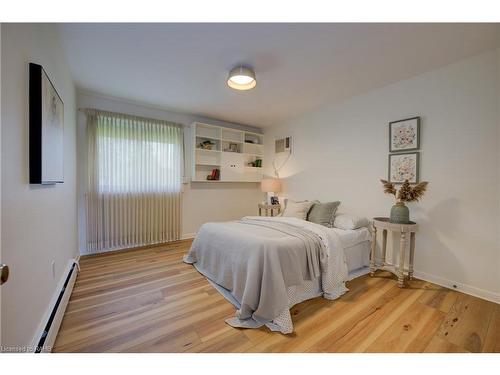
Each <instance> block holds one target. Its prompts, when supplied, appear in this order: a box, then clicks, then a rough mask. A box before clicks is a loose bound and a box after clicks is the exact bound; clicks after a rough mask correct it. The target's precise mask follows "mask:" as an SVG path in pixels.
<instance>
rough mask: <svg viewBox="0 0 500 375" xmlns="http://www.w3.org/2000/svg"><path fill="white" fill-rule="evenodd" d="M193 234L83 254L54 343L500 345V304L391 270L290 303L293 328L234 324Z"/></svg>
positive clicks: (163, 348)
mask: <svg viewBox="0 0 500 375" xmlns="http://www.w3.org/2000/svg"><path fill="white" fill-rule="evenodd" d="M190 244H191V242H190V241H179V242H176V243H172V244H168V245H161V246H155V247H149V248H142V249H136V250H129V251H122V252H116V253H108V254H104V255H98V256H91V257H83V258H82V259H81V272H80V274H79V276H78V279H77V281H76V285H75V288H74V290H73V294H72V296H71V299H70V302H69V305H68V308H67V311H66V314H65V316H64V319H63V322H62V325H61V329H60V331H59V335H58V337H57V340H56V343H55V347H54V350H53V351H54V352H500V305H497V304H494V303H491V302H488V301H485V300H481V299H479V298H475V297H471V296H468V295H465V294H462V293H458V292H456V291H452V290H449V289H445V288H441V287H439V286H436V285H434V284H431V283H428V282H424V281H420V280H414V281H412V282H410V285H409V287H408V288H406V289H400V288H398V287H397V281H396V280H395V279H394V278H393V277H392V275H390V274H388V273H383V272H380V273H377V275H376V276H375V277H373V278H371V277H369V276H363V277H360V278H358V279H356V280H353V281H351V282H349V283H348V287H349V289H350V292H348V293H347V294H345V295H344V296H342V297H341V298H340V299H338V300H336V301H329V300H325V299H322V298H316V299H313V300H309V301H305V302H303V303H301V304H299V305H296V306H295V307H293V309H292V317H293V322H294V326H295V332H294V333H293V334H291V335H282V334H280V333H274V332H270V331H269V330H268V329H267V328H261V329H258V330H244V329H236V328H232V327H230V326H228V325H227V324H225V323H224V320H225V319H226V318H228V317H231V316H233V314H234V311H235V309H234V307H233V306H232V305H231V304H230V303H229V302H227V301H226V300H225V299H224V298H223V297H222V296H221V295H220V294H219V293H218V292H216V291H215V290H214V289H213V288H212V287H211V286H210V285H209V284H208V282H207V281H206V279H205V278H204V277H203V276H201V275H200V274H199V273H198V272H197V271H196V270H195V269H194V267H193V266H190V265H187V264H184V263H182V255H183V254H185V253H186V252H187V250H188V249H189V246H190Z"/></svg>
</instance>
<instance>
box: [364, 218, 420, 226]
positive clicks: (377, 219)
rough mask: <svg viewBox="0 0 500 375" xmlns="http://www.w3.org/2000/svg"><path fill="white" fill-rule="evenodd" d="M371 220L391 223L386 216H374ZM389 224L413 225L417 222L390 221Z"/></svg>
mask: <svg viewBox="0 0 500 375" xmlns="http://www.w3.org/2000/svg"><path fill="white" fill-rule="evenodd" d="M373 221H382V222H384V223H391V220H390V219H389V218H388V217H374V218H373ZM391 224H403V225H413V224H417V223H415V222H414V221H409V222H407V223H391Z"/></svg>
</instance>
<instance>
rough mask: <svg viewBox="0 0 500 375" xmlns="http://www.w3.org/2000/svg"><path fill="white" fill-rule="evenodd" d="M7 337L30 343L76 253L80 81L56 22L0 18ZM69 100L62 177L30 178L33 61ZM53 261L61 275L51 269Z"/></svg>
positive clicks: (4, 329)
mask: <svg viewBox="0 0 500 375" xmlns="http://www.w3.org/2000/svg"><path fill="white" fill-rule="evenodd" d="M1 37H2V64H1V69H2V94H1V100H2V109H3V111H2V114H1V116H2V136H1V139H2V149H1V151H2V234H1V240H2V249H3V251H2V261H3V262H4V263H7V264H8V265H9V266H10V268H11V278H10V280H9V282H8V283H6V284H5V285H3V286H2V321H1V325H2V344H3V345H9V346H11V345H29V344H31V341H32V339H33V337H34V336H35V332H36V331H37V328H38V326H39V324H40V322H41V320H42V318H43V316H44V314H45V313H46V310H47V308H48V307H49V303H50V300H51V298H52V296H53V294H54V292H55V289H56V285H57V283H58V282H59V280H60V278H61V277H62V273H63V271H64V269H65V267H66V266H67V264H68V261H69V260H70V259H71V258H74V257H75V256H76V255H77V220H76V219H77V214H76V160H75V157H76V133H75V130H76V110H75V103H76V100H75V97H76V94H75V88H74V86H73V82H72V79H71V75H70V72H69V68H68V66H67V64H66V57H65V54H64V53H63V51H62V49H61V48H60V44H59V36H58V34H57V31H56V29H55V27H54V26H52V25H43V24H29V25H19V24H2V34H1ZM29 62H35V63H38V64H41V65H42V66H43V67H44V69H45V70H46V71H47V74H48V75H49V77H50V78H51V80H52V82H53V84H54V86H55V87H56V89H57V90H58V92H59V94H60V95H61V97H62V98H63V101H64V184H59V185H49V186H35V185H29V183H28V181H29V180H28V154H29V153H28V63H29ZM52 261H55V277H54V276H53V275H52V266H51V263H52Z"/></svg>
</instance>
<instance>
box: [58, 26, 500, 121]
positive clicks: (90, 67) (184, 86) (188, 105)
mask: <svg viewBox="0 0 500 375" xmlns="http://www.w3.org/2000/svg"><path fill="white" fill-rule="evenodd" d="M59 27H60V31H61V38H62V43H63V45H64V48H65V49H66V52H67V54H68V59H69V64H70V67H71V71H72V74H73V77H74V79H75V82H76V85H77V87H78V88H79V89H81V90H85V91H91V92H96V93H100V94H104V95H109V96H113V97H116V98H123V99H127V100H132V101H137V102H140V103H148V104H149V105H152V106H158V107H162V108H165V109H169V110H174V111H177V112H185V113H191V114H196V115H203V116H207V117H212V118H216V119H220V120H225V121H230V122H236V123H241V124H246V125H253V126H259V127H266V126H270V125H273V124H277V123H281V122H283V121H287V120H289V119H291V118H293V117H296V116H298V115H300V114H302V113H304V112H307V111H309V110H312V109H314V108H316V107H318V106H320V105H322V104H324V103H333V102H336V101H339V100H343V99H346V98H348V97H351V96H353V95H357V94H361V93H364V92H366V91H369V90H371V89H374V88H377V87H381V86H384V85H387V84H390V83H393V82H396V81H399V80H401V79H405V78H409V77H412V76H415V75H417V74H420V73H423V72H426V71H429V70H433V69H436V68H438V67H440V66H443V65H446V64H449V63H451V62H454V61H457V60H459V59H461V58H464V57H467V56H471V55H474V54H477V53H480V52H482V51H485V50H488V49H492V48H495V47H497V46H498V36H499V28H498V25H497V24H61V25H59ZM239 63H245V64H249V65H250V66H252V67H253V68H254V69H255V72H256V75H257V87H256V88H255V89H253V90H250V91H246V92H241V91H235V90H232V89H230V88H228V87H227V85H226V79H227V74H228V72H229V70H230V69H231V68H232V67H233V66H234V65H236V64H239Z"/></svg>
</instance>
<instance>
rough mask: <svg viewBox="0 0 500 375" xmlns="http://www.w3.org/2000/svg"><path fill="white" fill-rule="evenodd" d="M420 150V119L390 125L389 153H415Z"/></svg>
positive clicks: (394, 122)
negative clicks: (414, 151)
mask: <svg viewBox="0 0 500 375" xmlns="http://www.w3.org/2000/svg"><path fill="white" fill-rule="evenodd" d="M419 148H420V117H412V118H407V119H404V120H399V121H393V122H390V123H389V152H400V151H413V150H418V149H419Z"/></svg>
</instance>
